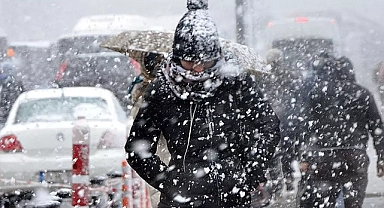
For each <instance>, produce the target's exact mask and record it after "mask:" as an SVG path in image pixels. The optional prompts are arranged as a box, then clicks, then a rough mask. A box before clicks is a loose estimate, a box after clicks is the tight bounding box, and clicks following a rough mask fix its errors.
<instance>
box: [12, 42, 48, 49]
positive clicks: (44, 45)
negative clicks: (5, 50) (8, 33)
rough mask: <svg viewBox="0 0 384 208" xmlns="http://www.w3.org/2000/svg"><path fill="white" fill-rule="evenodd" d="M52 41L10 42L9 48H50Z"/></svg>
mask: <svg viewBox="0 0 384 208" xmlns="http://www.w3.org/2000/svg"><path fill="white" fill-rule="evenodd" d="M50 44H51V42H50V41H44V40H41V41H19V42H10V43H9V44H8V45H9V46H28V47H34V48H48V47H49V46H50Z"/></svg>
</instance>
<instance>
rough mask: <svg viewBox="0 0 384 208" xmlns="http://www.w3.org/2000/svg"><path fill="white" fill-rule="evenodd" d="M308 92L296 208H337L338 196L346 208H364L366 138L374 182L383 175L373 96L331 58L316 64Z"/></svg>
mask: <svg viewBox="0 0 384 208" xmlns="http://www.w3.org/2000/svg"><path fill="white" fill-rule="evenodd" d="M320 72H321V73H320ZM316 73H317V78H316V79H317V81H318V82H317V83H315V84H314V85H313V86H312V89H311V90H310V91H309V96H308V99H307V103H306V104H307V108H306V113H305V116H306V119H305V123H306V124H307V125H306V129H307V132H308V133H306V134H304V137H303V140H301V141H300V144H301V151H302V152H301V153H302V158H301V164H300V169H301V171H302V174H303V177H302V180H301V182H300V183H299V191H298V199H297V200H298V204H299V207H303V208H312V207H335V203H336V199H337V198H338V196H339V194H340V193H341V192H342V193H343V195H344V204H345V207H349V208H359V207H362V204H363V200H364V197H365V190H366V187H367V182H368V178H367V171H368V165H369V158H368V155H367V153H366V149H367V142H368V139H369V135H371V136H372V137H373V140H374V146H375V149H376V152H377V157H378V161H377V170H378V176H379V177H382V176H383V170H384V162H383V161H384V155H383V153H384V132H383V122H382V119H381V116H380V113H379V111H378V109H377V106H376V104H375V101H374V98H373V96H372V94H371V93H370V92H369V91H368V90H367V89H365V88H364V87H362V86H360V85H359V84H357V83H356V80H355V75H354V69H353V65H352V63H351V61H350V60H349V59H348V58H346V57H342V58H340V59H336V58H334V57H329V58H326V59H323V61H321V62H320V63H319V64H318V69H317V70H316Z"/></svg>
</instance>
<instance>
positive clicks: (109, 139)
mask: <svg viewBox="0 0 384 208" xmlns="http://www.w3.org/2000/svg"><path fill="white" fill-rule="evenodd" d="M116 147H119V145H118V142H117V137H116V135H115V134H113V133H112V132H110V131H106V132H104V134H103V136H102V137H101V140H100V143H99V145H98V146H97V149H112V148H116Z"/></svg>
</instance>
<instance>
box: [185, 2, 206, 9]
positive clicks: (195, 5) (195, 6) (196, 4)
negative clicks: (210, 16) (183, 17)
mask: <svg viewBox="0 0 384 208" xmlns="http://www.w3.org/2000/svg"><path fill="white" fill-rule="evenodd" d="M187 8H188V10H198V9H208V0H187Z"/></svg>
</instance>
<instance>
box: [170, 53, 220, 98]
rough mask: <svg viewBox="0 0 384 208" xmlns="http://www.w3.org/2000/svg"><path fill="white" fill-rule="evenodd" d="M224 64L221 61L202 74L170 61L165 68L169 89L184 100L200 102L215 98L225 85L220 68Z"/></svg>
mask: <svg viewBox="0 0 384 208" xmlns="http://www.w3.org/2000/svg"><path fill="white" fill-rule="evenodd" d="M223 63H224V60H223V59H220V60H219V61H218V62H217V63H216V64H215V65H214V66H213V67H211V68H209V69H206V70H204V71H202V72H192V71H189V70H185V69H184V68H183V67H181V66H179V65H176V64H175V63H174V62H172V61H170V62H169V65H168V66H167V67H164V68H163V72H164V75H165V77H166V79H167V81H168V84H169V87H170V88H171V90H172V91H173V92H174V93H175V95H176V96H177V97H179V98H180V99H182V100H193V101H200V100H203V99H204V98H208V97H212V96H214V93H215V91H216V89H217V88H218V87H219V86H220V85H221V84H222V83H223V75H222V74H221V73H220V68H221V67H222V65H223Z"/></svg>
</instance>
